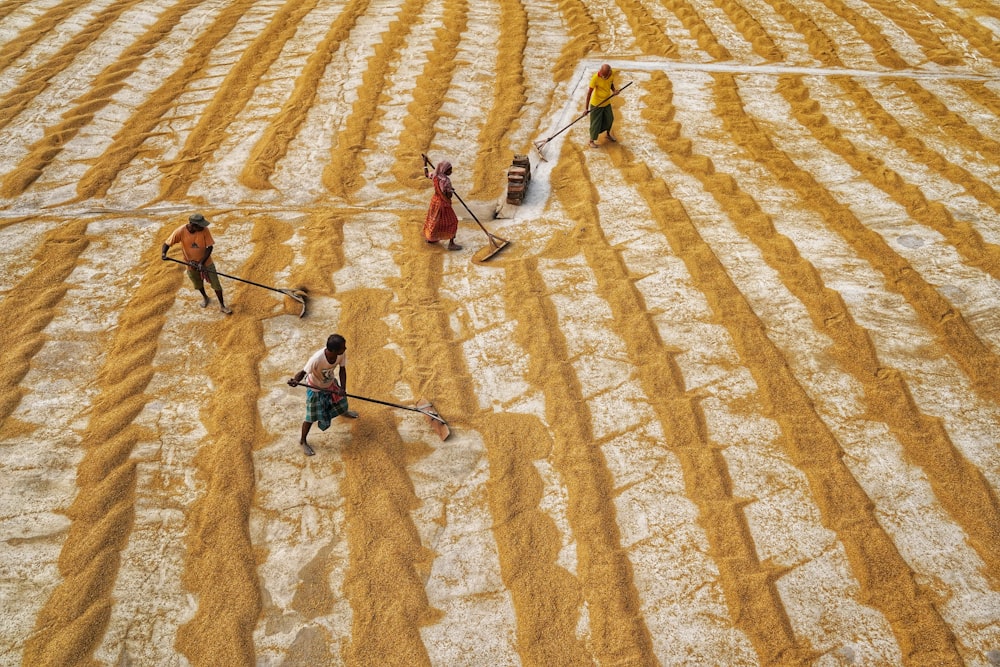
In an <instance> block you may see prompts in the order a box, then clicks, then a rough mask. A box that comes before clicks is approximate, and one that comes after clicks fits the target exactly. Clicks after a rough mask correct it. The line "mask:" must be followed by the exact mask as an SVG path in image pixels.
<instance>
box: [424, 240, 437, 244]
mask: <svg viewBox="0 0 1000 667" xmlns="http://www.w3.org/2000/svg"><path fill="white" fill-rule="evenodd" d="M424 240H425V241H427V242H428V243H437V241H431V240H430V239H424Z"/></svg>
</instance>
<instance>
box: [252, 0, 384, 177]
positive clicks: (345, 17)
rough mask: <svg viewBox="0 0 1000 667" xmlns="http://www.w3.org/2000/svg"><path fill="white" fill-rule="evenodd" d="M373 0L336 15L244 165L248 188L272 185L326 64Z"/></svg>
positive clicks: (361, 1)
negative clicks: (273, 177)
mask: <svg viewBox="0 0 1000 667" xmlns="http://www.w3.org/2000/svg"><path fill="white" fill-rule="evenodd" d="M370 4H371V0H352V1H351V2H350V3H348V5H347V6H346V7H345V8H344V10H343V11H342V12H341V13H340V15H339V16H337V19H336V20H335V21H334V22H333V24H332V25H331V26H330V30H329V31H328V32H327V34H326V37H324V38H323V41H322V42H320V44H319V45H318V46H317V47H316V51H315V53H314V54H313V55H312V56H310V58H309V61H308V62H307V63H306V66H305V68H304V69H303V70H302V73H301V74H300V75H299V77H298V79H297V80H296V82H295V90H294V91H293V92H292V95H291V96H290V97H289V98H288V100H287V101H286V102H285V104H284V105H283V106H282V107H281V111H279V112H278V114H277V115H276V116H275V117H274V119H273V120H272V121H271V123H270V124H269V125H268V126H267V129H266V130H264V134H263V136H261V138H260V139H259V140H258V141H257V144H256V145H255V146H254V148H253V151H251V153H250V157H249V159H248V160H247V162H246V166H244V168H243V173H242V174H241V175H240V180H241V181H242V183H243V184H244V185H245V186H247V187H248V188H254V189H257V190H264V189H267V188H271V187H273V186H272V185H271V181H270V179H271V176H272V175H273V174H274V170H275V167H276V165H277V164H278V161H279V160H281V158H283V157H284V156H285V154H286V153H287V152H288V146H289V144H290V143H291V142H292V140H293V139H295V137H296V136H298V133H299V130H300V129H301V128H302V124H303V123H305V120H306V115H307V114H308V113H309V110H310V109H311V108H312V106H313V103H314V101H315V99H316V91H317V89H318V88H319V85H320V81H321V80H322V79H323V75H324V73H325V72H326V67H327V65H329V64H330V61H331V60H333V56H334V54H335V53H337V51H338V50H339V49H340V46H341V44H342V43H343V42H344V41H345V40H346V39H347V38H348V37H349V36H350V34H351V31H352V30H353V29H354V26H355V25H356V24H357V21H358V19H359V18H360V17H362V16H364V15H365V12H366V11H367V10H368V6H369V5H370Z"/></svg>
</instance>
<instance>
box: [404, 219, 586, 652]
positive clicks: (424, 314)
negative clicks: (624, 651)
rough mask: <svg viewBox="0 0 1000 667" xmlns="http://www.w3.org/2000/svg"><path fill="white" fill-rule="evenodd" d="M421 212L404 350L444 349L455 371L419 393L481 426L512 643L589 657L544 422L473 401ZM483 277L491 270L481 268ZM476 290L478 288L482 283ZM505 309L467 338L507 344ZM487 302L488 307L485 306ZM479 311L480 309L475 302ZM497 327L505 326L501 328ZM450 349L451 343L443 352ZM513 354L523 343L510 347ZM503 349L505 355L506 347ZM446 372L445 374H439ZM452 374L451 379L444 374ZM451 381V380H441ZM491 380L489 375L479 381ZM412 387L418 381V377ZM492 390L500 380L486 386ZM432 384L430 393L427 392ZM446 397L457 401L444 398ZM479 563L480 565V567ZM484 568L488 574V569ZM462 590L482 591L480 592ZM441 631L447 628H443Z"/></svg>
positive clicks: (421, 362)
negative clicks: (562, 558) (556, 509)
mask: <svg viewBox="0 0 1000 667" xmlns="http://www.w3.org/2000/svg"><path fill="white" fill-rule="evenodd" d="M421 222H422V218H421V217H416V216H414V217H403V218H401V220H400V224H401V225H405V228H404V229H403V235H404V237H407V238H408V241H409V247H410V248H411V249H412V251H411V252H410V253H407V254H406V255H403V261H402V262H401V264H400V268H401V272H402V275H401V280H400V281H399V287H398V292H397V300H398V301H399V302H400V303H401V304H418V305H416V306H415V307H404V308H402V310H401V315H402V316H403V321H404V323H406V324H407V325H408V326H406V327H404V331H408V332H409V335H407V336H406V338H405V341H404V349H405V350H406V353H407V357H408V358H410V359H413V360H415V363H414V365H416V366H419V367H421V368H434V367H435V366H440V365H441V359H442V355H448V356H447V362H446V363H447V365H448V366H449V367H450V368H451V372H449V373H447V374H443V373H442V374H438V373H432V374H431V375H429V376H426V377H424V378H421V379H420V380H419V382H421V383H422V384H423V388H422V391H424V392H426V394H427V395H433V396H435V405H436V406H438V407H439V408H441V411H442V413H444V414H448V412H445V408H444V407H441V406H445V407H446V408H447V410H449V411H455V414H458V415H462V416H463V418H464V420H467V421H470V422H471V423H472V425H473V426H474V427H475V428H476V429H477V431H478V432H480V433H482V437H483V439H484V444H485V455H486V457H487V460H488V462H489V478H488V480H487V483H486V494H487V500H488V503H489V511H490V515H491V518H492V521H491V524H492V536H493V540H494V541H495V544H496V550H497V555H498V556H499V567H500V576H501V578H502V581H503V585H504V586H505V588H506V590H505V591H504V592H502V593H501V592H499V591H498V592H497V594H499V595H500V596H501V597H506V595H507V594H509V596H510V600H511V602H512V604H513V607H514V613H515V620H516V639H517V644H516V648H517V650H518V652H519V654H520V656H521V658H522V660H523V661H524V662H525V663H526V664H560V663H565V662H566V661H567V660H568V661H569V662H570V663H571V664H587V663H588V662H589V656H588V654H587V651H586V647H585V646H584V643H583V641H582V640H581V639H579V638H578V637H577V625H578V622H579V609H580V604H581V601H582V600H581V596H580V591H579V582H578V581H577V580H576V577H574V576H573V575H572V574H571V573H570V572H568V571H567V570H566V569H565V568H564V567H562V566H560V565H559V563H558V562H557V561H558V555H559V550H560V547H561V546H562V544H561V537H560V533H559V531H558V528H557V527H556V526H555V525H554V524H553V519H552V518H551V517H550V516H549V515H548V514H546V513H545V511H543V510H542V508H541V501H542V495H543V491H544V488H543V487H544V480H543V479H542V478H541V477H540V475H539V471H538V469H537V468H536V464H535V461H537V460H540V459H544V458H545V457H546V456H547V455H548V454H549V451H550V449H551V439H550V438H549V436H548V434H547V432H546V430H545V427H544V424H543V423H542V421H541V420H540V419H538V418H537V417H535V416H533V415H525V414H515V413H513V412H510V413H508V412H501V413H492V414H491V413H486V414H484V413H483V411H482V410H481V409H480V407H479V405H478V404H477V400H476V396H477V392H476V391H474V390H470V389H469V388H471V387H476V386H477V382H476V380H477V378H476V377H475V376H474V373H473V372H472V371H470V370H469V369H468V368H467V367H466V365H465V362H464V360H463V355H462V353H461V352H460V350H461V349H462V348H461V346H460V345H458V343H459V342H461V341H458V340H454V338H455V334H454V332H453V331H452V327H451V326H450V324H449V320H450V317H451V311H452V309H453V307H454V306H453V305H452V303H451V302H450V301H449V300H446V299H445V298H444V297H443V295H442V291H443V290H442V282H443V279H442V273H443V271H442V268H443V267H442V261H441V255H440V254H438V252H437V249H434V250H433V251H432V252H431V253H428V250H427V248H426V247H424V246H426V244H425V243H424V242H423V240H422V237H421V236H420V234H419V229H420V223H421ZM483 278H487V276H483ZM503 282H504V281H503V280H502V279H501V280H490V281H489V284H491V285H494V286H495V287H496V288H497V289H501V286H502V285H503ZM477 291H480V290H478V289H477ZM480 298H485V299H486V300H487V301H489V302H492V301H494V300H497V301H499V300H500V296H499V295H494V294H490V293H489V290H488V289H486V290H482V296H481V297H480ZM500 308H501V312H500V313H491V314H490V316H489V320H488V321H486V322H481V323H479V324H478V326H477V324H475V323H470V325H469V326H470V328H471V329H473V331H472V332H471V333H470V338H471V339H470V341H467V342H465V345H466V346H468V345H469V344H470V343H471V342H472V340H475V339H476V338H477V337H481V338H482V339H483V340H482V341H481V342H480V343H479V344H480V345H482V346H483V347H484V348H489V347H492V346H494V345H496V340H497V338H498V336H499V337H500V339H502V340H504V341H505V343H504V344H505V345H506V346H507V347H515V348H517V347H518V346H511V345H510V340H509V338H508V335H509V334H508V332H509V330H510V329H512V328H513V327H509V326H507V324H506V318H505V317H504V316H503V312H502V311H503V306H502V305H501V306H500ZM490 310H491V309H490V308H484V309H483V312H489V311H490ZM477 311H478V309H477ZM496 327H499V328H500V333H497V329H496ZM421 339H426V340H435V341H441V345H442V348H441V349H437V348H435V349H432V350H430V351H429V352H428V351H427V350H424V345H423V344H422V343H421ZM445 350H447V351H445ZM507 354H509V355H513V356H514V357H515V358H517V357H518V356H520V352H519V351H508V352H507ZM504 356H507V355H504ZM441 375H444V378H442V377H441ZM446 379H447V380H446ZM443 380H445V381H443ZM481 381H482V382H486V379H485V378H482V379H481ZM415 386H416V385H415ZM483 389H484V390H485V391H487V393H489V392H491V391H492V390H494V389H495V388H493V387H489V388H487V387H483ZM431 392H433V394H431ZM442 396H447V397H448V398H449V399H450V400H451V401H452V402H451V403H447V402H445V403H441V404H440V405H439V404H438V400H439V399H440V398H441V397H442ZM477 567H481V565H479V566H477ZM485 576H488V575H484V577H485ZM462 592H463V594H464V595H468V596H472V595H476V596H483V593H482V592H479V591H477V590H471V591H469V590H465V589H463V591H462ZM456 620H458V619H455V618H446V619H442V620H441V621H439V623H441V624H442V625H445V624H454V623H455V621H456ZM444 636H447V635H446V634H445V635H444Z"/></svg>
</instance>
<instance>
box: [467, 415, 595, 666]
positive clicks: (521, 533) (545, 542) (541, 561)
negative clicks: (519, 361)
mask: <svg viewBox="0 0 1000 667" xmlns="http://www.w3.org/2000/svg"><path fill="white" fill-rule="evenodd" d="M476 424H477V425H481V426H482V427H483V429H484V430H483V436H484V440H485V443H486V454H487V457H488V460H489V468H490V478H489V482H488V484H487V493H488V494H489V507H490V516H491V517H492V520H493V538H494V540H496V546H497V551H498V552H499V555H500V572H501V576H502V577H503V583H504V586H505V587H506V589H507V592H508V593H509V594H510V597H511V601H512V602H513V605H514V610H515V613H516V617H517V618H516V620H517V626H516V627H517V647H518V652H519V653H520V656H521V659H522V661H523V662H524V663H525V664H534V665H556V664H571V665H587V664H591V663H592V659H591V657H590V655H589V654H588V652H587V647H586V645H585V643H584V642H583V641H582V640H581V639H580V638H579V637H578V636H577V624H578V622H579V615H580V605H581V603H582V602H583V600H582V597H581V594H580V582H579V581H578V580H577V578H576V577H575V576H573V574H572V573H571V572H569V571H568V570H566V569H565V568H564V567H561V566H560V565H559V563H558V562H557V561H558V556H559V549H560V547H561V536H560V534H559V529H558V528H557V527H556V525H554V522H553V520H552V518H551V517H550V516H549V515H548V514H546V513H545V511H544V510H543V509H542V508H541V506H540V505H541V501H542V496H543V491H544V488H543V487H544V481H543V479H542V478H541V477H540V475H539V473H538V469H537V467H536V464H535V461H538V460H542V459H544V458H545V457H546V456H547V455H548V454H549V450H550V449H551V446H552V442H551V439H550V438H549V434H548V432H547V431H546V430H545V428H544V425H543V424H542V421H541V420H540V419H538V418H537V417H535V416H533V415H517V414H493V415H486V416H484V417H482V418H481V419H477V420H476Z"/></svg>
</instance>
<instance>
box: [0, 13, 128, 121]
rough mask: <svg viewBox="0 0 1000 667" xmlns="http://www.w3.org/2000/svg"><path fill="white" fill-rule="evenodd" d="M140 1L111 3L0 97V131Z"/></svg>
mask: <svg viewBox="0 0 1000 667" xmlns="http://www.w3.org/2000/svg"><path fill="white" fill-rule="evenodd" d="M141 2H142V0H127V1H126V2H113V3H111V5H110V6H109V7H108V8H107V9H105V10H103V11H102V12H101V13H99V14H98V15H97V16H95V17H94V19H93V20H92V21H91V22H90V23H88V24H87V26H86V27H85V28H84V29H83V30H81V31H80V32H79V33H77V34H76V35H75V36H74V37H73V39H71V40H70V41H69V42H67V43H66V45H65V46H63V47H62V48H61V49H59V51H58V52H57V53H55V54H54V55H53V56H52V57H51V58H49V59H48V60H46V61H45V63H43V64H42V65H40V66H39V67H36V68H35V69H33V70H32V71H31V72H28V73H27V74H25V75H24V76H23V77H21V82H20V83H19V84H18V85H17V86H16V87H15V88H14V89H13V90H11V91H10V92H8V93H7V94H6V95H4V96H3V98H0V129H2V128H5V127H7V126H8V125H9V124H10V123H11V121H12V120H14V118H15V117H17V115H18V114H20V113H21V112H22V111H24V110H25V109H26V108H27V107H28V105H29V104H31V101H32V100H33V99H35V97H37V96H38V95H40V94H41V93H42V91H44V90H45V89H46V88H48V86H49V82H50V80H51V79H52V78H53V77H54V76H55V75H57V74H58V73H59V72H61V71H62V70H64V69H65V68H66V67H67V66H68V65H69V63H70V62H72V61H73V60H74V59H76V58H77V56H79V55H80V53H81V52H82V51H83V50H84V49H86V48H87V47H88V46H90V45H91V44H93V43H94V42H96V41H97V39H98V38H99V37H100V36H101V35H103V34H104V32H105V31H106V30H108V28H110V27H111V26H112V25H114V23H115V21H117V20H118V19H119V17H121V15H122V14H124V13H125V11H126V10H129V9H131V8H132V7H134V6H136V5H139V4H140V3H141Z"/></svg>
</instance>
